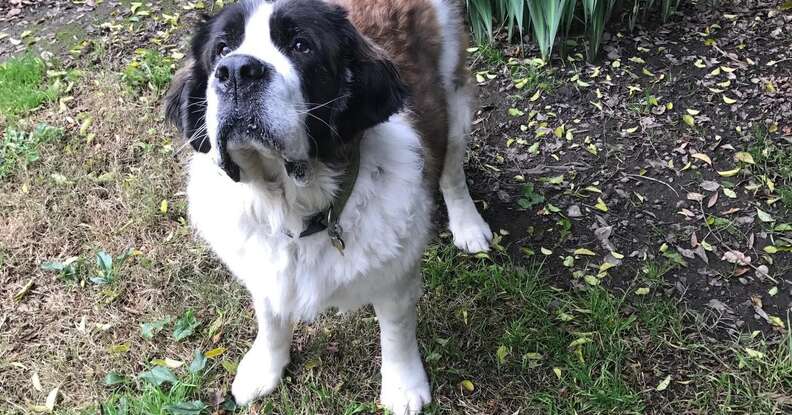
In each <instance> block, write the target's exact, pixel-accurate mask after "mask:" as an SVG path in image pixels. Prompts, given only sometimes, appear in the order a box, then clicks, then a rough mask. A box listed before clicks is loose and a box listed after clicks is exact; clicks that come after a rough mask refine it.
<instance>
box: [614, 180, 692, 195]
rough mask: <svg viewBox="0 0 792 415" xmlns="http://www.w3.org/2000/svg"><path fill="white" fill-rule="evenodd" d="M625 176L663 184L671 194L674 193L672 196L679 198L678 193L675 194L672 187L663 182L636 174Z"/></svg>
mask: <svg viewBox="0 0 792 415" xmlns="http://www.w3.org/2000/svg"><path fill="white" fill-rule="evenodd" d="M625 176H627V177H633V178H636V179H644V180H651V181H653V182H657V183H660V184H663V185H665V186H666V187H668V188H669V189H671V191H672V192H674V194H675V195H676V196H677V197H680V196H679V193H677V191H676V190H675V189H674V188H673V187H672V186H671V185H670V184H668V183H666V182H664V181H662V180H659V179H655V178H654V177H647V176H640V175H637V174H625Z"/></svg>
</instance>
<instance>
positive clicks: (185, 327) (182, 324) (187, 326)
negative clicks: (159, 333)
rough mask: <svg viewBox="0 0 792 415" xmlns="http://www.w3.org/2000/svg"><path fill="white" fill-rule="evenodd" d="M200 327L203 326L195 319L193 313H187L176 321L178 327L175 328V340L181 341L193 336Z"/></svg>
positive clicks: (190, 311)
mask: <svg viewBox="0 0 792 415" xmlns="http://www.w3.org/2000/svg"><path fill="white" fill-rule="evenodd" d="M199 325H201V322H200V321H199V320H198V319H197V318H195V314H193V311H192V310H187V311H185V312H184V314H182V316H181V317H179V319H178V320H176V325H175V327H174V328H173V339H174V340H176V341H181V340H184V339H186V338H188V337H190V336H192V334H193V332H195V329H196V328H197V327H198V326H199Z"/></svg>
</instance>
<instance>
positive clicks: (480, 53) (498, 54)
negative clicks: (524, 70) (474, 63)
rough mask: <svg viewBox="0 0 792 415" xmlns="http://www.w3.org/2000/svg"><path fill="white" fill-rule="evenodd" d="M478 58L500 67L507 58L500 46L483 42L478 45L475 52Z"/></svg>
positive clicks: (488, 64) (487, 63)
mask: <svg viewBox="0 0 792 415" xmlns="http://www.w3.org/2000/svg"><path fill="white" fill-rule="evenodd" d="M473 54H474V56H475V59H476V60H481V61H482V62H483V63H485V64H486V65H487V66H494V67H496V68H497V67H500V66H502V65H504V64H505V63H506V58H505V57H504V56H503V52H502V51H501V49H500V48H497V47H494V46H492V45H488V44H486V43H482V44H480V45H478V46H477V47H476V51H475V52H474V53H473Z"/></svg>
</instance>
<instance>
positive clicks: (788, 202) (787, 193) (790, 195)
mask: <svg viewBox="0 0 792 415" xmlns="http://www.w3.org/2000/svg"><path fill="white" fill-rule="evenodd" d="M778 195H779V196H781V203H783V204H784V207H786V208H787V209H788V210H792V186H784V187H782V188H780V189H778Z"/></svg>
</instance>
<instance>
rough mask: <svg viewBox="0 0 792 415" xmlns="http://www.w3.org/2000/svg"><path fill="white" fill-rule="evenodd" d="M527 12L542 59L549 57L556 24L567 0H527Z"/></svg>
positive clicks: (558, 22)
mask: <svg viewBox="0 0 792 415" xmlns="http://www.w3.org/2000/svg"><path fill="white" fill-rule="evenodd" d="M527 3H528V12H529V13H530V15H531V26H532V27H533V33H534V39H535V40H536V43H537V45H539V51H540V52H541V54H542V59H544V60H545V61H546V60H548V59H549V57H550V54H551V53H552V51H553V44H554V43H555V39H556V34H557V33H558V25H559V24H560V23H561V17H563V16H564V9H565V8H566V7H567V4H568V1H567V0H527Z"/></svg>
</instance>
